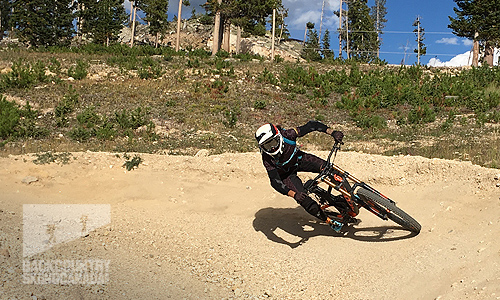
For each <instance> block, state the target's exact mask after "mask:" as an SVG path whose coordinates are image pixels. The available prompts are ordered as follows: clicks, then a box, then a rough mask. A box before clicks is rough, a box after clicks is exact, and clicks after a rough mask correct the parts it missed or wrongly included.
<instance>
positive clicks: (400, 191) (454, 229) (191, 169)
mask: <svg viewBox="0 0 500 300" xmlns="http://www.w3.org/2000/svg"><path fill="white" fill-rule="evenodd" d="M315 153H316V154H317V155H319V156H322V157H325V155H326V153H325V152H315ZM141 157H142V158H143V160H144V162H143V163H142V164H141V165H140V166H139V168H138V169H135V170H132V171H126V170H125V169H124V168H122V164H123V162H124V158H123V157H121V158H119V157H117V155H116V154H114V153H93V152H83V153H73V156H72V158H71V160H70V162H69V163H68V164H64V165H62V164H56V163H52V164H45V165H36V164H34V163H33V162H32V161H33V159H34V158H35V156H33V155H24V156H9V157H6V158H0V226H1V232H0V299H139V298H142V299H230V298H234V299H247V298H249V299H264V298H274V299H500V240H499V237H500V198H499V197H500V187H498V186H500V181H499V179H498V177H499V175H498V174H500V170H494V169H486V168H481V167H478V166H474V165H472V164H470V163H467V162H458V161H446V160H439V159H425V158H421V157H410V156H395V157H383V156H376V155H367V154H362V153H355V152H341V153H339V155H338V156H337V160H336V162H337V163H338V165H339V166H341V167H342V168H343V169H346V170H348V171H350V172H351V173H352V174H354V175H355V176H356V177H358V178H360V179H363V180H364V181H366V182H367V183H370V184H372V185H373V186H374V187H376V188H378V189H379V190H380V191H382V192H383V193H384V194H385V195H387V196H389V197H391V198H393V199H394V200H395V201H396V202H397V203H398V206H399V207H401V208H403V209H404V210H405V211H406V212H408V213H409V214H411V215H412V216H413V217H414V218H415V219H417V220H418V221H419V222H420V223H421V224H422V231H421V233H420V234H419V235H416V236H415V235H412V234H411V233H410V232H408V231H405V230H402V229H401V228H400V227H399V226H397V225H396V224H395V223H391V222H389V221H383V220H381V219H378V218H376V217H375V216H373V215H372V214H370V213H369V212H367V211H365V210H362V211H361V213H360V215H359V219H360V220H361V223H360V224H358V225H356V226H354V227H353V228H350V230H349V231H347V232H346V233H344V234H337V233H335V232H334V231H332V230H331V229H330V228H329V227H327V226H326V225H324V224H321V223H319V222H316V220H314V219H313V218H312V217H311V216H309V215H308V214H307V213H305V212H304V211H303V209H302V208H301V207H299V206H298V205H297V204H296V203H295V202H294V201H293V199H291V198H288V197H285V196H282V195H280V194H278V193H277V192H275V191H274V190H273V189H272V188H271V187H270V185H269V181H268V178H267V176H266V173H265V170H264V167H263V166H262V163H261V161H260V158H259V154H258V153H257V152H254V153H245V154H223V155H208V156H199V157H187V156H166V155H147V154H141ZM29 176H31V177H29ZM310 176H311V174H304V176H303V178H307V177H310ZM30 178H31V179H30ZM23 181H24V182H23ZM30 181H31V182H30ZM25 204H34V205H38V204H66V205H72V204H108V205H110V207H111V210H110V215H111V216H110V223H109V224H106V225H104V226H101V227H99V228H97V229H95V230H93V231H90V232H89V233H88V234H85V235H82V236H79V237H76V238H74V239H71V240H69V241H66V242H60V243H54V244H53V246H52V247H51V248H50V249H48V250H46V251H43V252H41V253H37V254H35V255H33V256H31V257H28V258H26V257H23V225H24V224H26V222H29V220H27V219H26V218H25V219H24V220H23V205H25ZM57 230H61V229H57ZM62 230H64V229H62ZM48 239H50V238H48ZM49 242H50V240H49ZM82 259H83V260H85V259H101V260H107V261H109V268H108V269H106V270H108V273H109V274H108V275H109V280H108V281H107V282H106V283H105V284H65V285H58V284H25V283H23V280H24V279H23V278H24V277H23V275H26V274H25V273H23V262H24V263H26V260H28V261H33V260H43V261H51V260H52V261H53V260H82ZM31 271H33V270H31Z"/></svg>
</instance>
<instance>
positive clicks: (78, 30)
mask: <svg viewBox="0 0 500 300" xmlns="http://www.w3.org/2000/svg"><path fill="white" fill-rule="evenodd" d="M84 9H85V6H84V5H83V4H80V3H78V11H83V10H84ZM84 21H85V20H84V19H83V18H80V17H78V22H77V24H78V26H77V28H76V30H77V36H78V44H79V45H81V44H82V38H83V33H82V26H83V22H84Z"/></svg>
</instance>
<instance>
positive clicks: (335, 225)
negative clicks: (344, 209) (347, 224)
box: [329, 220, 344, 233]
mask: <svg viewBox="0 0 500 300" xmlns="http://www.w3.org/2000/svg"><path fill="white" fill-rule="evenodd" d="M329 225H330V227H331V228H332V229H333V230H335V232H337V233H339V232H340V230H342V226H344V224H342V223H340V222H339V221H334V220H331V222H330V224H329Z"/></svg>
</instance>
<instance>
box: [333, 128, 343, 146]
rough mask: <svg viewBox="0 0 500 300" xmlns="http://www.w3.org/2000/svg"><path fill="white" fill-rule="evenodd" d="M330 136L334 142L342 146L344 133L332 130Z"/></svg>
mask: <svg viewBox="0 0 500 300" xmlns="http://www.w3.org/2000/svg"><path fill="white" fill-rule="evenodd" d="M332 136H333V139H334V140H335V142H337V143H341V144H342V139H343V138H344V133H343V132H342V131H336V130H334V131H333V132H332Z"/></svg>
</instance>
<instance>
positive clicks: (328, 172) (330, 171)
mask: <svg viewBox="0 0 500 300" xmlns="http://www.w3.org/2000/svg"><path fill="white" fill-rule="evenodd" d="M340 145H341V144H340V143H338V142H335V144H334V146H333V147H332V150H331V151H330V154H329V155H328V159H327V161H326V162H327V163H326V166H325V167H324V168H323V170H322V171H321V173H320V174H319V175H318V176H316V178H314V179H313V180H312V181H309V182H307V183H306V185H305V188H306V191H307V192H308V193H310V192H311V189H312V187H313V186H316V185H318V184H319V183H320V182H323V183H325V184H326V185H327V186H328V191H327V192H328V194H331V192H332V190H333V189H335V190H336V191H338V192H340V193H341V194H342V195H343V196H344V198H345V200H346V202H347V204H348V205H349V207H350V208H351V209H350V211H349V212H348V214H349V215H350V216H351V217H355V216H356V215H358V213H359V207H364V208H365V209H367V210H368V211H370V212H372V213H373V214H375V215H377V216H378V217H379V218H381V219H384V220H388V217H387V214H388V213H389V211H388V210H387V209H385V208H381V207H380V206H378V205H375V204H374V203H371V202H367V201H365V200H364V199H362V198H360V197H359V196H358V195H357V194H356V193H355V192H356V190H357V189H358V188H359V187H363V188H365V189H367V190H369V191H371V192H374V193H376V194H378V195H380V196H381V197H383V198H385V199H387V200H389V201H390V202H392V203H394V201H392V200H391V199H389V198H388V197H386V196H384V195H382V194H381V193H380V192H378V191H377V190H375V189H374V188H372V187H371V186H369V185H368V184H366V183H364V182H362V181H361V180H359V179H357V178H356V177H354V176H353V175H351V174H349V172H347V171H344V170H343V169H341V168H340V167H339V166H337V165H335V164H334V163H333V162H330V160H331V157H332V155H333V154H335V155H334V157H333V160H335V157H336V156H337V151H339V150H340ZM329 206H330V205H324V206H322V209H325V208H326V207H329Z"/></svg>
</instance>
